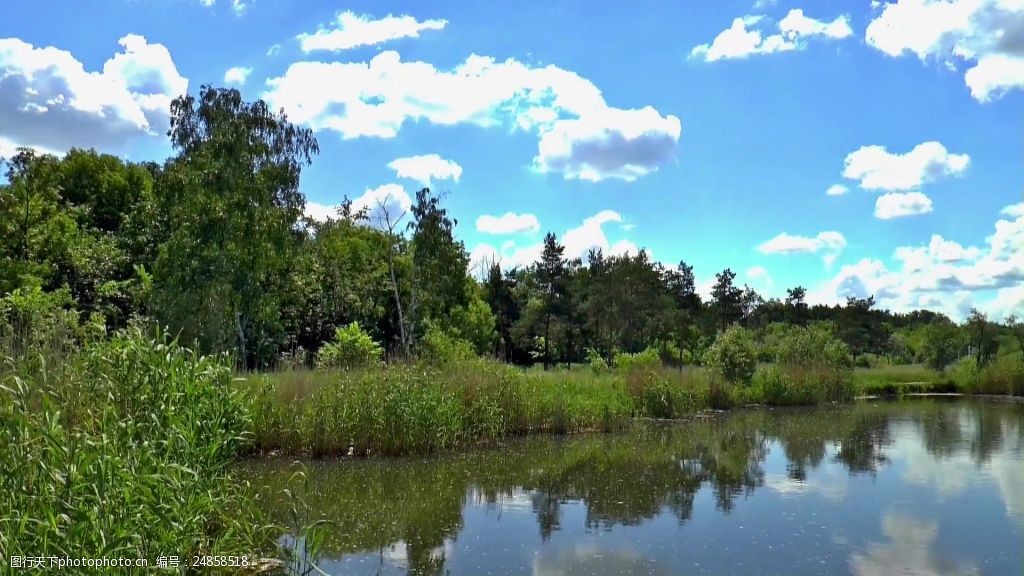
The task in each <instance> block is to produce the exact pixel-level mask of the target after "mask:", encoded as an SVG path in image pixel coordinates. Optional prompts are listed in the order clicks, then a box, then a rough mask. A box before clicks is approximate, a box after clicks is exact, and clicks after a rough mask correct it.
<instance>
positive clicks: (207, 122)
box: [0, 87, 1024, 370]
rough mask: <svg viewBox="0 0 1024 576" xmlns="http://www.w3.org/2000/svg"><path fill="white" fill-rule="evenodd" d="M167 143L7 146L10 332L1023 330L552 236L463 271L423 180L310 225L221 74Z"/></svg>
mask: <svg viewBox="0 0 1024 576" xmlns="http://www.w3.org/2000/svg"><path fill="white" fill-rule="evenodd" d="M169 137H170V142H171V144H172V145H173V149H174V152H175V155H174V156H172V157H171V158H169V159H167V160H166V161H165V162H164V163H163V164H158V163H155V162H141V163H132V162H126V161H124V160H121V159H119V158H117V157H114V156H110V155H105V154H100V153H98V152H96V151H93V150H79V149H72V150H70V151H69V152H68V153H67V154H66V155H64V156H63V157H55V156H50V155H43V154H37V153H34V152H33V151H31V150H28V149H25V150H21V151H20V152H19V153H18V155H16V156H15V157H13V158H10V159H8V160H7V161H6V162H5V175H6V180H7V183H6V184H4V185H2V186H0V214H2V216H0V294H2V300H0V311H2V318H3V321H4V324H5V326H6V332H8V333H17V332H19V330H21V331H24V330H25V325H27V324H28V323H30V322H31V318H32V317H34V316H37V315H40V314H43V315H49V316H53V314H52V313H53V312H58V311H59V312H60V314H57V316H59V317H60V318H63V319H65V320H66V321H67V324H68V325H67V329H68V330H69V331H71V332H73V333H75V334H76V335H77V337H78V338H79V339H81V338H84V337H86V336H87V335H90V334H92V335H96V334H99V335H104V334H113V333H114V332H116V331H117V330H120V329H123V328H126V327H128V326H130V325H133V324H152V325H156V326H159V327H162V328H164V329H166V330H167V331H168V332H169V333H170V334H172V335H174V336H175V337H176V338H177V340H178V341H179V342H181V343H182V344H184V345H187V346H190V347H193V348H195V349H196V350H197V351H199V352H201V353H207V354H209V353H220V352H230V353H231V354H232V357H233V358H234V362H235V364H236V367H237V368H239V369H242V370H266V369H275V368H278V367H280V366H282V365H291V366H299V365H303V366H312V365H313V364H314V363H315V359H316V357H317V354H318V352H319V351H321V350H322V349H323V347H324V345H325V344H328V343H330V342H331V341H332V340H333V339H334V338H335V335H336V333H337V331H338V330H339V329H342V328H345V327H348V326H350V325H352V324H353V323H355V324H358V326H359V327H360V329H361V330H362V331H365V333H366V334H367V335H368V336H369V337H370V338H372V339H373V340H374V341H375V342H376V343H377V344H379V345H380V346H381V347H382V348H383V351H384V352H385V358H387V359H389V360H399V359H408V358H411V357H414V356H416V355H417V354H421V353H423V352H424V349H425V347H429V343H430V342H431V341H432V340H433V341H436V340H437V339H438V338H445V339H447V340H450V341H454V342H457V343H460V344H464V345H468V346H471V347H472V349H473V350H474V352H475V353H476V354H478V355H480V356H486V357H493V358H497V359H499V360H501V361H503V362H508V363H512V364H517V365H530V364H534V363H537V364H541V365H543V366H544V367H545V368H548V367H550V366H554V365H559V364H565V365H572V364H580V363H589V362H590V361H591V360H595V359H603V360H604V361H605V362H607V363H613V362H614V358H615V356H616V354H635V353H640V352H643V351H645V350H651V351H654V352H656V353H657V354H658V356H659V357H660V358H661V359H662V361H663V362H664V363H665V364H667V365H672V366H676V365H699V364H701V363H702V362H703V359H704V358H705V355H706V352H707V350H708V349H709V348H710V346H711V345H712V343H713V342H714V340H715V337H716V335H717V334H718V333H720V332H721V331H723V330H725V329H726V328H728V327H730V326H733V325H736V326H740V327H742V328H743V329H745V330H747V331H749V332H750V336H751V339H752V340H753V341H754V342H755V344H756V351H755V353H756V355H757V357H758V360H759V361H762V362H770V361H772V360H773V359H774V357H775V355H776V352H777V350H776V349H777V345H778V342H779V341H780V339H781V338H782V337H783V336H784V334H785V332H786V330H787V329H788V328H789V327H793V326H801V327H803V326H818V327H821V328H822V329H824V330H826V331H828V332H829V333H831V334H833V335H834V336H835V337H836V338H838V339H839V340H841V341H842V342H843V343H844V344H845V345H846V346H847V347H848V349H849V351H850V353H851V355H852V358H853V360H854V361H855V362H856V364H857V365H858V366H864V367H874V366H879V365H896V364H911V363H924V364H927V365H929V366H931V367H933V368H935V369H938V370H941V369H943V368H945V367H946V366H948V365H949V364H951V363H953V362H954V361H955V360H957V359H959V358H961V357H973V358H974V360H975V362H976V363H977V364H978V365H985V364H988V363H989V362H990V361H992V360H994V359H995V358H996V357H997V356H998V354H999V351H1000V350H1004V351H1013V349H1015V348H1019V347H1020V346H1021V345H1022V344H1024V328H1022V327H1021V325H1020V322H1019V321H1018V320H1017V319H1016V318H1012V317H1011V318H1009V319H1008V320H1007V321H1006V322H1005V323H1003V324H999V323H995V322H992V321H990V320H989V319H987V318H986V317H985V315H984V314H981V313H979V312H977V311H973V312H972V313H971V315H970V317H969V318H968V319H967V321H966V322H965V323H964V324H962V325H957V324H955V323H954V322H953V321H951V320H950V319H949V318H947V317H945V316H944V315H942V314H939V313H935V312H931V311H928V310H920V311H914V312H910V313H893V312H890V311H888V310H884V309H879V308H877V307H876V306H875V303H874V299H873V298H870V297H869V298H848V299H847V302H846V303H845V304H844V305H841V306H831V307H830V306H822V305H815V306H808V305H807V303H806V302H805V297H806V294H807V291H806V289H805V288H803V287H800V286H797V287H793V288H791V289H789V290H788V291H787V296H786V298H785V299H776V298H772V299H765V298H763V297H761V296H760V295H759V294H757V292H755V291H754V290H753V289H752V288H750V287H749V286H739V285H737V283H736V274H735V273H734V272H733V271H732V270H730V269H725V270H722V271H721V272H719V273H718V274H717V275H716V281H715V284H714V288H713V290H712V291H711V297H710V298H709V299H704V298H701V296H700V295H699V294H698V293H697V291H696V285H695V277H694V271H693V268H692V267H691V266H689V265H688V264H687V263H686V262H685V261H680V262H679V263H678V265H677V266H674V267H668V266H665V265H663V264H661V263H659V262H656V261H652V260H651V259H650V258H649V257H648V255H647V254H646V253H645V252H643V251H641V252H639V253H637V254H625V255H616V256H611V255H605V254H602V253H601V252H600V251H591V252H590V253H589V254H588V255H587V257H586V258H585V259H579V258H567V257H566V256H565V254H564V248H563V246H562V245H561V244H560V243H559V239H558V238H557V237H556V236H555V235H553V234H551V233H549V234H547V235H546V236H545V238H544V250H543V254H542V256H541V258H540V259H539V261H537V262H535V263H533V264H531V265H529V266H525V267H520V268H505V269H503V268H502V266H501V263H500V262H491V263H484V264H483V265H481V266H479V267H478V268H479V269H470V261H469V256H468V254H467V251H466V249H465V246H464V245H463V244H462V242H460V241H459V240H458V238H457V233H456V226H457V222H455V221H454V220H453V219H452V218H451V217H450V216H449V214H448V213H447V211H446V210H445V208H444V206H443V203H442V200H443V195H442V194H438V193H436V192H434V191H431V190H429V189H422V190H420V191H418V192H416V194H415V202H414V203H413V205H412V208H411V210H409V213H407V214H406V213H398V212H396V211H395V210H394V209H393V208H392V207H385V206H383V205H381V206H379V207H377V208H375V209H373V210H365V209H364V210H362V211H357V210H354V209H353V208H352V203H351V202H350V201H348V200H347V199H346V201H345V202H343V203H342V204H341V205H340V207H339V209H338V211H337V214H336V215H335V216H334V217H332V218H329V219H327V220H324V221H318V220H314V219H311V218H309V217H307V216H305V215H304V214H303V212H304V204H305V200H304V196H303V194H302V193H301V192H300V175H301V172H302V168H303V167H304V166H307V165H309V163H310V162H312V161H313V159H314V157H315V156H316V154H317V151H318V147H317V142H316V140H315V138H314V137H313V135H312V133H311V132H310V131H308V130H306V129H302V128H299V127H296V126H294V125H292V124H290V123H289V122H288V120H287V118H285V117H284V115H283V114H280V113H275V112H273V111H272V110H270V109H268V107H267V105H266V104H264V103H263V102H260V101H257V102H255V103H248V102H245V101H243V100H242V98H241V95H240V94H239V93H238V92H237V91H233V90H223V89H214V88H211V87H205V88H204V89H203V90H202V92H201V94H200V95H199V97H198V99H194V98H192V97H186V98H180V99H178V100H176V101H175V102H174V104H173V108H172V120H171V129H170V132H169ZM385 208H389V209H390V210H391V212H390V213H389V212H388V210H386V209H385Z"/></svg>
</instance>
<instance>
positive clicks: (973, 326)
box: [964, 308, 999, 366]
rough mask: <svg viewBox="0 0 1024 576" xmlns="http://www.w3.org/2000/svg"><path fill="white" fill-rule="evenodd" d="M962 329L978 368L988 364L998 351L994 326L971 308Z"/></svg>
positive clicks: (983, 315) (985, 317)
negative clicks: (964, 331) (964, 330)
mask: <svg viewBox="0 0 1024 576" xmlns="http://www.w3.org/2000/svg"><path fill="white" fill-rule="evenodd" d="M964 327H965V329H966V331H967V337H968V340H969V343H970V346H971V350H972V351H973V352H974V359H975V361H976V362H977V364H978V366H984V365H986V364H988V363H989V361H990V360H992V358H993V357H994V356H995V355H996V351H998V349H999V341H998V340H997V339H996V329H995V326H993V325H992V323H991V322H989V321H988V317H987V316H985V314H983V313H981V312H979V311H978V310H977V309H974V308H972V309H971V313H970V315H968V316H967V322H966V324H965V325H964Z"/></svg>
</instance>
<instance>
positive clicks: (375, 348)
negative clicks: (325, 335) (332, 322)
mask: <svg viewBox="0 0 1024 576" xmlns="http://www.w3.org/2000/svg"><path fill="white" fill-rule="evenodd" d="M383 354H384V350H383V349H382V348H381V346H380V344H377V343H376V342H374V340H373V338H371V337H370V335H369V334H367V333H366V332H365V331H364V330H363V329H362V328H360V327H359V323H358V322H353V323H351V324H349V325H348V326H344V327H342V328H338V329H336V330H335V331H334V340H332V341H330V342H328V343H327V344H324V345H323V346H322V347H321V348H320V351H319V352H317V354H316V365H317V367H319V368H359V367H365V366H372V365H376V364H380V362H381V357H382V356H383Z"/></svg>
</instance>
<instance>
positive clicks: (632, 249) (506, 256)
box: [470, 210, 640, 269]
mask: <svg viewBox="0 0 1024 576" xmlns="http://www.w3.org/2000/svg"><path fill="white" fill-rule="evenodd" d="M621 222H622V215H620V214H619V213H618V212H616V211H614V210H602V211H601V212H598V213H597V214H594V215H593V216H590V217H588V218H585V219H584V220H583V222H582V223H581V224H580V225H579V226H576V227H575V228H570V229H569V230H566V231H565V233H563V234H562V235H561V236H559V237H558V240H559V242H561V243H562V245H563V246H565V257H566V258H580V259H583V260H586V257H587V254H588V252H589V251H590V250H592V249H595V250H601V251H602V252H604V254H605V255H615V256H621V255H624V254H638V253H639V252H640V248H639V247H638V246H637V245H636V244H634V243H633V242H630V241H629V240H625V239H623V240H619V241H617V242H614V243H612V242H610V241H609V239H608V236H607V234H606V233H605V225H607V224H609V223H620V224H621ZM478 226H479V223H478ZM543 249H544V245H543V243H541V242H537V243H534V244H530V245H528V246H522V247H516V246H514V245H509V244H508V243H506V244H504V245H503V246H502V248H501V250H498V249H497V248H495V247H494V246H493V245H491V244H488V243H481V244H478V245H477V246H476V247H474V248H473V250H472V251H471V253H470V261H471V262H475V263H476V264H475V266H476V267H477V268H478V269H485V264H484V263H489V262H492V261H496V262H500V263H501V265H502V267H503V268H513V267H523V266H529V265H530V264H533V263H534V262H536V261H537V260H538V259H539V258H540V255H541V252H543Z"/></svg>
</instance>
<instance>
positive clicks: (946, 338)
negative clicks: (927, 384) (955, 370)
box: [922, 321, 960, 371]
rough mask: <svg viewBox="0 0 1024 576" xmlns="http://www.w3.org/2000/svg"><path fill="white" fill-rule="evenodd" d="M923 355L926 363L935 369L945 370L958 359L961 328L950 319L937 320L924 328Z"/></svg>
mask: <svg viewBox="0 0 1024 576" xmlns="http://www.w3.org/2000/svg"><path fill="white" fill-rule="evenodd" d="M922 344H923V350H922V352H923V356H924V361H925V364H927V365H928V367H930V368H932V369H935V370H940V371H941V370H945V369H946V366H949V365H950V364H951V363H952V362H953V361H954V360H956V359H957V356H958V352H959V350H960V341H959V330H958V329H957V327H956V324H953V323H952V322H949V321H936V322H932V323H931V324H929V325H928V326H927V327H926V328H925V330H924V342H923V343H922Z"/></svg>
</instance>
